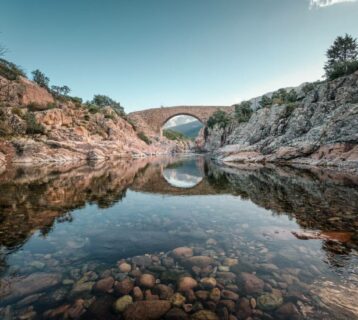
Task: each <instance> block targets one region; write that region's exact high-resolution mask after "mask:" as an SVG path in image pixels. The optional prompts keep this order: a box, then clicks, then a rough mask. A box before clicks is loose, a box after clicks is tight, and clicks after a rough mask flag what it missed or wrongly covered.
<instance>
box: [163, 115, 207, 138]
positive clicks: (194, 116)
mask: <svg viewBox="0 0 358 320" xmlns="http://www.w3.org/2000/svg"><path fill="white" fill-rule="evenodd" d="M179 116H188V117H191V118H194V119H196V120H198V121H199V122H200V123H201V124H203V125H204V126H205V125H206V123H205V122H204V121H203V120H202V119H200V118H199V117H198V116H196V115H193V114H190V113H188V112H186V113H179V114H174V115H171V116H169V118H167V119H166V120H164V122H163V123H162V125H161V126H160V132H159V134H160V136H161V137H162V136H163V129H164V125H165V124H166V123H167V122H168V121H169V120H171V119H173V118H175V117H179Z"/></svg>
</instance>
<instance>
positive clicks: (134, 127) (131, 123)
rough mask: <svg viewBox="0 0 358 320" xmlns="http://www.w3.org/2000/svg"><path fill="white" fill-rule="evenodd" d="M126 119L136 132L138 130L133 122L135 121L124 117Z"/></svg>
mask: <svg viewBox="0 0 358 320" xmlns="http://www.w3.org/2000/svg"><path fill="white" fill-rule="evenodd" d="M124 119H125V120H126V121H127V122H128V123H129V124H130V125H131V126H132V128H133V129H134V130H136V128H137V127H136V125H135V123H134V122H133V120H132V119H129V118H128V117H126V116H125V117H124Z"/></svg>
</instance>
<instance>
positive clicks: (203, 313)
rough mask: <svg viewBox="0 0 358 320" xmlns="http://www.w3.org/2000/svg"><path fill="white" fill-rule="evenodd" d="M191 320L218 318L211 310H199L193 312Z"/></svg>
mask: <svg viewBox="0 0 358 320" xmlns="http://www.w3.org/2000/svg"><path fill="white" fill-rule="evenodd" d="M190 319H191V320H219V317H218V316H217V315H216V314H215V313H214V312H212V311H209V310H200V311H198V312H195V313H194V314H193V315H192V316H191V317H190Z"/></svg>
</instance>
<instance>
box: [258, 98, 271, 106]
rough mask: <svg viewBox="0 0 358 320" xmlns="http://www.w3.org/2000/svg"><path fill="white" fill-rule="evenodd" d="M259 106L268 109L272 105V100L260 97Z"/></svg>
mask: <svg viewBox="0 0 358 320" xmlns="http://www.w3.org/2000/svg"><path fill="white" fill-rule="evenodd" d="M259 105H260V107H261V108H266V107H270V106H271V105H272V99H271V98H270V97H268V96H262V98H261V100H260V102H259Z"/></svg>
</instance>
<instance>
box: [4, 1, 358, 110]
mask: <svg viewBox="0 0 358 320" xmlns="http://www.w3.org/2000/svg"><path fill="white" fill-rule="evenodd" d="M0 3H1V6H0V8H1V9H0V43H2V44H3V45H5V46H6V47H7V48H8V52H7V54H6V57H5V58H6V59H8V60H10V61H12V62H15V63H16V64H18V65H20V66H22V67H23V68H24V69H25V70H26V71H27V73H28V74H30V73H31V71H32V70H34V69H37V68H38V69H40V70H41V71H43V72H44V73H45V74H46V75H47V76H48V77H49V78H50V79H51V84H52V85H68V86H69V87H70V88H71V89H72V92H71V95H74V96H79V97H82V98H83V99H85V100H88V99H91V98H92V96H93V95H94V94H106V95H109V96H110V97H112V98H113V99H115V100H117V101H119V102H120V103H121V104H122V105H123V106H124V108H125V111H126V112H131V111H135V110H142V109H146V108H150V107H160V106H175V105H232V104H234V103H238V102H240V101H242V100H245V99H249V98H252V97H255V96H258V95H261V94H264V93H265V92H269V91H273V90H275V89H278V88H281V87H289V86H296V85H299V84H301V83H302V82H305V81H315V80H318V79H320V78H321V77H322V75H323V65H324V62H325V52H326V50H327V48H328V47H329V46H330V45H331V44H332V42H333V41H334V39H335V38H336V37H337V36H338V35H344V34H345V33H349V34H351V35H353V36H354V37H358V18H357V17H358V1H355V0H150V1H149V0H76V1H73V0H61V1H51V0H0Z"/></svg>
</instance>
